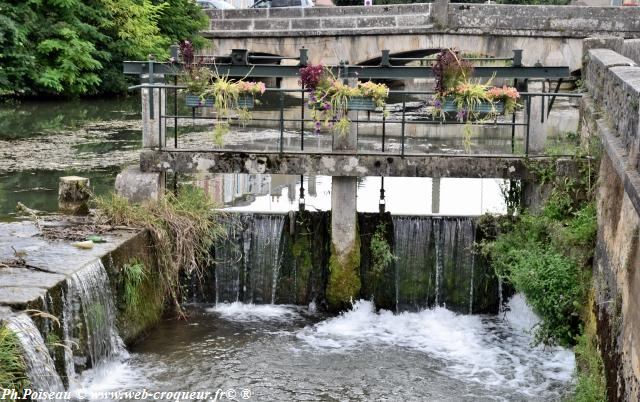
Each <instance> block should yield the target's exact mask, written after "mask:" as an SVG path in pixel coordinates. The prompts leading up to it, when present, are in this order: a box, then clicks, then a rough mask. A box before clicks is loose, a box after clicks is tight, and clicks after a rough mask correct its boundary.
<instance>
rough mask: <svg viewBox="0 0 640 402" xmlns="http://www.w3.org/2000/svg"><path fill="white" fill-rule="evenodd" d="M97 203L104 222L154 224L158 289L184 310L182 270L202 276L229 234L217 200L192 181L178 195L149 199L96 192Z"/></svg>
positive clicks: (151, 228) (153, 237)
mask: <svg viewBox="0 0 640 402" xmlns="http://www.w3.org/2000/svg"><path fill="white" fill-rule="evenodd" d="M95 204H96V207H97V214H98V220H99V221H101V222H103V223H104V224H111V225H124V226H131V227H141V228H147V229H148V230H149V232H150V234H151V237H152V239H153V242H154V246H155V250H156V253H157V259H158V272H157V273H156V274H155V275H156V276H157V277H158V286H159V290H160V291H162V292H163V293H164V294H165V295H166V296H167V297H168V298H169V299H170V300H172V302H173V304H174V306H175V308H176V311H177V312H178V313H182V309H181V307H180V302H181V300H182V298H181V289H180V276H181V274H185V275H197V276H202V274H203V271H202V269H203V268H202V267H205V266H209V265H210V263H211V260H210V259H211V254H210V251H211V247H212V246H213V244H214V242H216V241H217V240H218V239H221V238H223V237H224V236H225V235H226V231H225V230H224V227H223V226H222V225H221V224H220V223H219V220H218V219H217V216H218V215H219V214H220V213H221V212H219V211H217V210H216V208H217V207H218V205H217V204H215V203H214V202H212V201H211V200H210V199H209V198H208V197H207V195H206V194H205V193H204V191H203V190H202V189H200V188H197V187H194V186H190V185H185V186H181V187H180V188H179V191H178V193H177V195H174V194H172V193H167V194H165V195H164V196H163V197H162V198H161V199H160V200H157V201H152V202H148V203H145V204H144V205H141V204H132V203H129V202H128V201H127V200H126V199H125V198H123V197H120V196H118V195H116V194H111V195H107V196H104V197H97V198H96V199H95ZM147 274H149V273H147Z"/></svg>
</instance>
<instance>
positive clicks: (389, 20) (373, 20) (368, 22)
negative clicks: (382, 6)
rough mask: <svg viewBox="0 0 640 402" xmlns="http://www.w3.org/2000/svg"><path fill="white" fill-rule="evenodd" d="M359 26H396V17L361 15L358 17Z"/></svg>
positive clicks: (357, 24) (357, 23)
mask: <svg viewBox="0 0 640 402" xmlns="http://www.w3.org/2000/svg"><path fill="white" fill-rule="evenodd" d="M356 26H357V27H358V28H379V27H395V26H396V17H359V18H357V19H356Z"/></svg>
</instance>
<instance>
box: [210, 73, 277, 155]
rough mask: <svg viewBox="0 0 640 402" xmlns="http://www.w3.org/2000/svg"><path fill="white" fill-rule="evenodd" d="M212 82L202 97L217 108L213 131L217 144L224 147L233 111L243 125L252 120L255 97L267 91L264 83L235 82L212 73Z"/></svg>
mask: <svg viewBox="0 0 640 402" xmlns="http://www.w3.org/2000/svg"><path fill="white" fill-rule="evenodd" d="M212 77H213V78H212V81H211V83H210V84H209V85H208V86H207V87H206V89H205V90H204V92H203V94H202V95H201V96H203V97H205V98H208V97H211V98H212V99H213V106H214V107H215V108H216V124H215V128H214V131H213V135H214V139H215V142H216V144H218V145H220V146H222V144H223V139H224V135H225V134H226V133H227V132H229V127H230V121H231V111H232V110H235V111H236V113H237V115H238V119H239V120H240V122H241V123H243V124H246V123H247V122H248V121H249V120H251V112H250V111H249V110H250V109H253V107H254V104H255V103H257V100H256V99H255V98H254V97H255V95H258V94H263V93H264V92H265V90H266V87H265V85H264V83H262V82H253V81H243V80H239V81H233V80H231V79H230V78H229V77H228V76H221V75H218V74H217V73H216V72H212Z"/></svg>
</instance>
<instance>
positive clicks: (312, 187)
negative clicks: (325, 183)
mask: <svg viewBox="0 0 640 402" xmlns="http://www.w3.org/2000/svg"><path fill="white" fill-rule="evenodd" d="M307 187H308V191H309V196H311V197H315V196H316V195H318V192H317V190H316V175H315V174H310V175H309V176H308V177H307Z"/></svg>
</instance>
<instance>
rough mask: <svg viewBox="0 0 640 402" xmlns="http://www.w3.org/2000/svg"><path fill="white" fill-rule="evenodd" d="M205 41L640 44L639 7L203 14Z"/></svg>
mask: <svg viewBox="0 0 640 402" xmlns="http://www.w3.org/2000/svg"><path fill="white" fill-rule="evenodd" d="M207 13H208V15H209V17H210V19H211V26H210V28H209V31H208V32H205V34H206V35H207V36H214V37H217V38H223V37H251V36H256V35H264V34H265V33H266V34H268V35H269V36H331V35H359V34H369V35H373V34H385V33H387V34H406V33H416V34H417V33H427V34H428V33H458V34H467V35H506V36H510V35H517V36H540V37H545V36H549V37H563V38H585V37H588V36H591V35H617V36H620V37H625V38H640V7H637V8H634V7H624V8H623V7H582V6H522V5H496V4H449V3H448V2H446V1H439V2H434V3H417V4H398V5H382V6H371V7H312V8H272V9H239V10H208V11H207Z"/></svg>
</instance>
